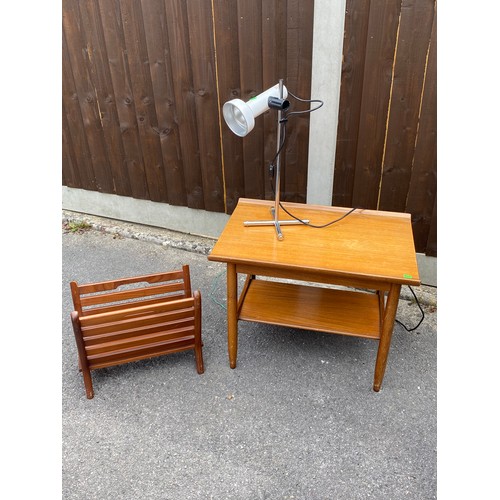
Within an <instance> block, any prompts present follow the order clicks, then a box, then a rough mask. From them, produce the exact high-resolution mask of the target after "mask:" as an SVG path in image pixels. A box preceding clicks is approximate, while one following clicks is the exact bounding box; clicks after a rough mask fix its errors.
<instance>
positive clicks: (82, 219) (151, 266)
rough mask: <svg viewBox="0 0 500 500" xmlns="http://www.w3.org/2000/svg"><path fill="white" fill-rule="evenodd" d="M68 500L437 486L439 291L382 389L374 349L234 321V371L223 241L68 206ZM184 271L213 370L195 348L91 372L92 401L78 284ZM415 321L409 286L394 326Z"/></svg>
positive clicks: (398, 495)
mask: <svg viewBox="0 0 500 500" xmlns="http://www.w3.org/2000/svg"><path fill="white" fill-rule="evenodd" d="M62 232H63V234H62V305H63V307H62V494H63V495H62V498H64V499H65V500H73V499H74V500H76V499H78V500H91V499H96V500H104V499H114V500H115V499H121V500H128V499H131V500H132V499H134V500H136V499H141V500H146V499H152V500H153V499H159V500H160V499H161V500H191V499H193V500H194V499H196V500H198V499H200V500H201V499H203V500H204V499H207V500H208V499H217V500H225V499H241V500H247V499H248V500H250V499H256V500H257V499H272V500H275V499H303V500H325V499H337V500H343V499H345V500H356V499H384V500H387V499H402V498H409V499H412V500H419V499H422V500H424V499H425V500H428V499H432V498H436V496H437V493H436V490H437V483H436V481H437V457H436V454H437V453H436V446H437V437H436V435H437V409H436V394H437V384H436V372H437V368H436V358H437V356H436V346H437V331H436V323H437V300H436V292H437V291H436V289H435V288H433V287H425V286H422V287H418V288H414V291H415V293H416V295H417V297H418V300H419V303H420V305H421V307H422V309H423V311H424V313H425V317H424V320H423V322H422V323H421V325H420V326H419V327H418V329H417V330H415V331H412V332H408V331H406V330H405V328H404V327H403V326H401V324H396V325H395V327H394V334H393V338H392V344H391V350H390V354H389V360H388V364H387V369H386V373H385V377H384V382H383V385H382V389H381V391H380V392H379V393H375V392H373V390H372V384H373V372H374V365H375V356H376V352H377V342H376V341H373V340H369V339H360V338H355V337H347V336H341V335H329V334H322V333H317V332H312V331H306V330H298V329H290V328H284V327H277V326H273V325H263V324H257V323H249V322H241V323H240V325H239V344H238V364H237V367H236V369H234V370H232V369H231V368H230V367H229V361H228V356H227V338H226V311H225V300H226V297H225V266H224V265H222V264H220V263H216V262H210V261H208V260H207V255H208V253H209V252H210V249H211V247H212V246H213V244H214V243H215V242H214V241H213V240H210V239H207V238H201V237H196V236H193V235H184V234H180V233H175V232H171V231H167V230H163V229H159V228H150V227H146V226H140V225H137V224H130V223H124V222H120V221H115V220H110V219H104V218H99V217H92V216H88V215H83V214H77V213H74V212H67V211H65V212H63V231H62ZM183 264H189V266H190V272H191V283H192V287H193V289H199V290H200V291H201V296H202V311H203V312H202V336H203V343H204V347H203V358H204V364H205V373H204V374H203V375H198V374H197V372H196V369H195V362H194V354H193V352H191V351H188V352H184V353H177V354H171V355H167V356H162V357H158V358H154V359H150V360H144V361H138V362H135V363H129V364H125V365H121V366H117V367H111V368H106V369H101V370H96V371H93V372H92V379H93V384H94V391H95V396H94V398H93V399H92V400H88V399H87V398H86V396H85V390H84V385H83V378H82V375H81V374H80V373H79V371H78V364H77V353H76V344H75V341H74V336H73V332H72V327H71V321H70V313H71V311H72V310H73V305H72V300H71V294H70V289H69V282H70V281H72V280H75V281H77V282H80V283H88V282H93V281H100V280H106V279H114V278H120V277H125V276H134V275H140V274H148V273H155V272H160V271H168V270H174V269H178V268H180V266H182V265H183ZM420 317H421V312H420V309H419V308H418V306H417V304H416V302H415V300H414V299H413V296H412V294H411V293H410V292H409V290H408V289H407V287H403V293H402V296H401V300H400V303H399V307H398V313H397V319H398V320H399V321H400V322H401V323H402V324H404V325H407V326H408V327H412V326H414V325H416V324H417V323H418V322H419V320H420Z"/></svg>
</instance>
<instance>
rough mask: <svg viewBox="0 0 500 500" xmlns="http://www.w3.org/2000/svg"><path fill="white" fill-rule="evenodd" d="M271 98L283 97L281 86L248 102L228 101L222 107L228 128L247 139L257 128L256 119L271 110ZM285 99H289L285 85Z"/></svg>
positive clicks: (272, 88)
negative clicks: (269, 101)
mask: <svg viewBox="0 0 500 500" xmlns="http://www.w3.org/2000/svg"><path fill="white" fill-rule="evenodd" d="M269 97H281V96H280V90H279V84H276V85H274V87H271V88H269V89H267V90H266V91H264V92H262V93H261V94H259V95H258V96H255V97H252V98H251V99H249V100H248V101H247V102H243V101H242V100H241V99H232V100H231V101H227V102H226V103H225V104H224V106H223V107H222V113H223V115H224V120H226V123H227V125H228V127H229V128H230V129H231V130H232V131H233V132H234V133H235V134H236V135H238V136H240V137H245V136H246V135H247V134H249V133H250V132H251V131H252V130H253V128H254V126H255V118H257V116H259V115H261V114H262V113H264V112H265V111H267V110H268V109H269V105H268V99H269ZM282 97H283V99H286V98H287V97H288V91H287V89H286V87H285V86H284V85H283V96H282Z"/></svg>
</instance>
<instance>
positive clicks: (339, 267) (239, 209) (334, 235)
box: [208, 198, 420, 285]
mask: <svg viewBox="0 0 500 500" xmlns="http://www.w3.org/2000/svg"><path fill="white" fill-rule="evenodd" d="M282 204H283V206H284V207H285V208H286V209H287V210H288V211H289V212H290V213H292V214H293V215H295V216H296V217H299V218H302V219H309V220H310V223H311V224H314V225H322V224H326V223H328V222H330V221H332V220H335V219H338V218H339V217H341V216H342V215H344V214H346V213H347V212H348V211H349V210H350V209H349V208H344V207H327V206H320V205H306V204H301V203H288V202H286V203H282ZM273 206H274V202H272V201H266V200H251V199H246V198H240V200H239V201H238V205H237V206H236V209H235V210H234V212H233V214H232V215H231V217H230V219H229V221H228V223H227V225H226V227H225V228H224V230H223V232H222V234H221V235H220V237H219V239H218V241H217V243H216V244H215V246H214V248H213V250H212V252H211V253H210V255H209V256H208V259H209V260H212V261H218V262H228V263H233V264H246V265H257V266H261V267H269V268H274V269H282V270H284V271H294V270H295V271H304V270H307V271H310V272H314V273H318V274H322V275H325V276H331V277H335V276H337V277H339V278H357V279H362V280H363V279H364V280H380V281H384V282H389V283H400V284H407V285H420V278H419V273H418V266H417V261H416V255H415V246H414V242H413V233H412V227H411V216H410V214H406V213H399V212H381V211H375V210H364V209H356V210H355V211H354V212H353V213H351V214H349V215H348V216H347V217H345V218H344V219H342V220H341V221H339V222H337V223H335V224H332V225H330V226H328V227H325V228H321V229H316V228H312V227H308V226H305V225H303V224H299V225H291V226H288V225H282V226H281V230H282V232H283V236H284V239H283V240H282V241H279V240H278V239H277V238H276V231H275V228H274V226H244V225H243V222H244V221H247V220H252V221H253V220H271V219H272V216H271V213H270V208H271V207H273ZM279 219H280V220H290V219H291V217H289V216H288V215H287V214H286V213H285V212H283V211H282V210H281V209H280V213H279Z"/></svg>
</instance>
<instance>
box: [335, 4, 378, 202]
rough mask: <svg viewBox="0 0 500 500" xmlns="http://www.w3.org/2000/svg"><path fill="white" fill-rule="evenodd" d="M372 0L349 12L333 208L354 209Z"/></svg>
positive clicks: (350, 7) (345, 41) (345, 34)
mask: <svg viewBox="0 0 500 500" xmlns="http://www.w3.org/2000/svg"><path fill="white" fill-rule="evenodd" d="M369 14H370V0H350V1H349V3H348V5H347V8H346V15H345V16H346V17H345V29H344V47H343V61H342V84H341V86H340V103H339V120H338V126H337V143H336V150H335V172H334V183H333V196H332V205H335V206H341V207H351V206H352V191H353V186H354V171H355V167H356V151H357V146H358V131H359V122H360V112H361V101H362V96H363V81H364V77H365V72H364V70H365V55H366V37H367V36H368V19H369Z"/></svg>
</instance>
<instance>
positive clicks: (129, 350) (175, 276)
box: [70, 266, 204, 399]
mask: <svg viewBox="0 0 500 500" xmlns="http://www.w3.org/2000/svg"><path fill="white" fill-rule="evenodd" d="M144 283H145V284H146V286H143V284H144ZM70 285H71V293H72V297H73V304H74V306H75V310H74V311H73V312H72V313H71V321H72V324H73V332H74V335H75V341H76V346H77V350H78V358H79V368H80V370H81V372H82V375H83V380H84V384H85V391H86V394H87V398H89V399H91V398H93V397H94V390H93V386H92V377H91V370H95V369H98V368H104V367H108V366H114V365H119V364H123V363H128V362H131V361H137V360H140V359H146V358H151V357H155V356H161V355H164V354H170V353H174V352H180V351H186V350H194V354H195V361H196V370H197V372H198V373H199V374H202V373H203V372H204V366H203V353H202V346H203V343H202V339H201V294H200V292H199V290H195V291H194V292H192V291H191V283H190V276H189V266H183V268H182V269H181V270H179V271H173V272H170V273H157V274H150V275H146V276H137V277H132V278H122V279H118V280H112V281H103V282H98V283H88V284H85V285H78V284H77V283H76V282H74V281H72V282H71V284H70ZM122 287H128V288H127V289H123V290H118V289H119V288H122Z"/></svg>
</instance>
